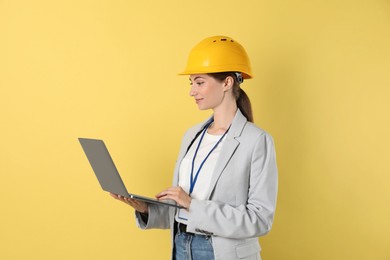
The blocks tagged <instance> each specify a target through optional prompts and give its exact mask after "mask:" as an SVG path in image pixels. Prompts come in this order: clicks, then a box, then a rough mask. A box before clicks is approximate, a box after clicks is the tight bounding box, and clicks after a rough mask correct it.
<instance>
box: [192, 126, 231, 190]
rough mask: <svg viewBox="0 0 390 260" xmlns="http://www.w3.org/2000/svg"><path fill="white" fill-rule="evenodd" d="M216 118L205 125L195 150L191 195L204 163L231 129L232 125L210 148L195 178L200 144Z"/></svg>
mask: <svg viewBox="0 0 390 260" xmlns="http://www.w3.org/2000/svg"><path fill="white" fill-rule="evenodd" d="M213 121H214V120H212V121H211V122H210V123H208V124H207V125H206V126H205V129H204V130H203V133H202V135H201V137H200V140H199V143H198V146H197V147H196V150H195V154H194V157H193V158H192V165H191V166H192V167H191V176H190V192H189V195H190V196H191V193H192V191H193V190H194V188H195V184H196V182H197V180H198V176H199V173H200V170H201V169H202V167H203V165H204V163H205V162H206V160H207V159H208V158H209V156H210V154H211V153H212V152H213V151H214V150H215V148H217V146H218V144H219V143H220V142H221V141H222V139H223V138H224V137H225V135H226V133H227V132H228V131H229V129H230V127H229V129H228V130H226V132H225V133H224V134H223V135H222V137H221V138H220V139H219V140H218V142H217V143H216V144H215V145H214V147H213V148H212V149H211V150H210V152H209V153H208V154H207V156H206V157H205V158H204V160H203V161H202V163H201V164H200V166H199V168H198V170H197V172H196V174H195V178H194V165H195V158H196V155H197V154H198V150H199V147H200V144H201V143H202V140H203V137H204V135H205V134H206V132H207V129H208V128H209V126H210V125H211V123H213Z"/></svg>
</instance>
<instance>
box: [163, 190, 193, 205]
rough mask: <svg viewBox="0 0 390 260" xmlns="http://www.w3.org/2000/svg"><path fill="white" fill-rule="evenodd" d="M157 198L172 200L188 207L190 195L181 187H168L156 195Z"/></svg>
mask: <svg viewBox="0 0 390 260" xmlns="http://www.w3.org/2000/svg"><path fill="white" fill-rule="evenodd" d="M156 198H157V199H159V200H174V201H176V203H178V204H179V205H181V206H183V207H185V208H189V207H190V204H191V197H190V196H189V195H188V194H187V193H186V192H185V191H184V190H183V189H182V188H181V187H170V188H168V189H166V190H164V191H162V192H160V193H159V194H157V195H156Z"/></svg>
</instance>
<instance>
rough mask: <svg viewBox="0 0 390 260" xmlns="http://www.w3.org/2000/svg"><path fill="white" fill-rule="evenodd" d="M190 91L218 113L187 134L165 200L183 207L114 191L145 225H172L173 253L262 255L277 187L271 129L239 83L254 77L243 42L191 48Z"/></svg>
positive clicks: (214, 41)
mask: <svg viewBox="0 0 390 260" xmlns="http://www.w3.org/2000/svg"><path fill="white" fill-rule="evenodd" d="M181 75H189V79H190V82H191V90H190V96H192V97H193V98H194V99H195V102H196V104H197V105H198V107H199V109H201V110H205V109H212V110H213V115H212V116H211V117H210V118H209V119H207V120H206V121H205V122H203V123H201V124H198V125H196V126H194V127H192V128H191V129H189V130H188V131H187V133H186V134H185V135H184V138H183V141H182V145H181V148H180V152H179V157H178V160H177V163H176V167H175V171H174V177H173V186H172V187H170V188H168V189H166V190H164V191H162V192H160V193H159V194H157V195H156V197H157V198H158V199H160V200H174V201H175V202H176V203H177V204H179V205H181V206H183V207H184V209H180V210H176V208H174V207H166V206H160V205H152V204H146V203H144V202H141V201H137V200H133V199H128V198H124V197H121V196H118V195H115V194H111V195H112V196H113V197H114V198H116V199H119V200H121V201H123V202H125V203H126V204H129V205H130V206H132V207H133V208H134V209H135V210H136V218H137V223H138V225H139V227H141V228H143V229H150V228H170V229H171V234H172V239H173V259H177V260H181V259H193V260H196V259H207V260H209V259H222V260H228V259H261V258H260V250H261V249H260V245H259V242H258V237H259V236H262V235H265V234H267V233H268V231H269V230H270V228H271V225H272V222H273V218H274V211H275V204H276V195H277V167H276V159H275V151H274V144H273V140H272V137H271V136H270V135H269V134H267V133H266V132H265V131H264V130H262V129H260V128H258V127H256V126H255V125H254V124H253V116H252V111H251V105H250V102H249V98H248V97H247V95H246V94H245V92H244V91H243V90H242V89H241V88H240V84H241V83H242V82H243V80H244V79H249V78H251V77H252V73H251V68H250V63H249V59H248V56H247V54H246V52H245V50H244V49H243V47H242V46H241V45H240V44H239V43H237V42H236V41H234V40H233V39H231V38H229V37H223V36H215V37H210V38H206V39H204V40H203V41H201V42H200V43H199V44H198V45H196V46H195V47H194V48H193V50H192V51H191V53H190V56H189V58H188V63H187V67H186V70H185V71H184V72H183V73H181Z"/></svg>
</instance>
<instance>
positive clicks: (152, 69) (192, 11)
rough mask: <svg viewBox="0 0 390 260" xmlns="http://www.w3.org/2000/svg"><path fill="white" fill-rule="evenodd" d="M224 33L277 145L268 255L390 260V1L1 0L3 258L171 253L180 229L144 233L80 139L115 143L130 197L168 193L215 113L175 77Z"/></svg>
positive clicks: (289, 259)
mask: <svg viewBox="0 0 390 260" xmlns="http://www.w3.org/2000/svg"><path fill="white" fill-rule="evenodd" d="M216 34H222V35H228V36H231V37H233V38H235V39H237V40H238V41H239V42H241V43H242V44H243V45H244V47H245V48H246V50H247V52H248V54H249V56H250V57H251V60H252V65H253V70H254V75H255V78H254V79H252V80H248V81H246V82H245V84H244V85H243V87H244V89H245V90H246V91H247V93H248V94H249V96H250V97H251V100H252V103H253V108H254V113H255V121H256V122H257V124H258V125H260V126H261V127H263V128H264V129H266V130H267V131H268V132H270V133H271V134H272V135H273V137H274V139H275V141H276V149H277V156H278V166H279V174H280V175H279V180H280V186H279V189H280V190H279V197H278V205H277V212H276V218H275V222H274V227H273V230H272V231H271V233H270V234H269V235H267V236H266V237H263V238H261V239H260V241H261V243H262V247H263V253H262V255H263V258H264V259H266V260H313V259H315V260H322V259H324V260H325V259H326V260H328V259H342V260H344V259H370V260H372V259H374V260H388V259H390V246H389V245H390V244H389V234H390V221H389V219H390V207H389V204H390V188H389V187H390V186H389V185H390V175H389V174H390V166H389V161H390V158H389V150H390V138H389V134H390V116H389V111H390V102H389V98H390V91H389V87H390V73H389V72H390V2H389V1H388V0H372V1H362V0H355V1H352V0H349V1H348V0H330V1H329V0H327V1H325V0H324V1H313V0H301V1H298V0H296V1H292V0H291V1H286V0H274V1H257V0H256V1H255V0H253V1H241V2H240V1H238V2H237V1H226V0H215V1H209V0H208V1H206V0H199V1H195V2H194V1H191V2H190V1H169V0H168V1H123V0H120V1H119V0H118V1H109V0H100V1H95V0H77V1H76V0H67V1H49V0H47V1H44V0H36V1H18V0H13V1H11V0H9V1H7V0H0V126H1V128H0V210H1V213H0V259H118V260H119V259H168V256H169V254H170V252H169V251H170V246H169V245H170V242H169V232H168V231H160V230H153V231H148V232H143V231H141V230H139V229H137V228H136V227H135V221H134V218H133V211H132V209H131V208H128V207H126V206H125V205H123V204H121V203H119V202H117V201H114V200H113V199H112V198H111V197H109V196H108V195H107V194H106V193H104V192H103V191H102V190H101V189H100V187H99V185H98V182H97V180H96V178H95V177H94V175H93V172H92V170H91V168H90V166H89V164H88V162H87V159H86V158H85V156H84V154H83V152H82V150H81V147H80V145H79V143H78V141H77V137H92V138H102V139H104V140H105V141H106V144H107V146H108V148H109V149H110V151H111V154H112V156H113V158H114V160H115V162H116V164H117V167H118V169H119V171H120V172H121V174H122V175H123V178H124V181H125V183H126V185H127V186H128V189H129V190H131V191H133V192H135V193H142V194H145V195H150V196H153V195H154V194H156V193H157V192H159V191H160V190H162V189H164V188H166V187H168V186H169V185H170V183H171V176H172V170H173V166H174V162H175V160H176V156H177V152H178V149H179V145H180V141H181V137H182V135H183V133H184V131H185V130H186V129H187V128H188V127H190V126H191V125H193V124H195V123H197V122H199V121H201V120H203V119H204V118H206V117H207V116H208V115H209V114H210V112H209V111H208V112H199V111H198V110H197V107H196V105H195V103H194V102H193V100H192V99H191V98H190V97H189V96H188V92H189V85H188V79H187V77H179V76H176V73H178V72H180V71H181V70H182V69H183V68H184V65H185V60H186V57H187V54H188V52H189V50H190V49H191V48H192V47H193V46H194V44H196V43H197V42H198V41H200V40H201V39H203V38H205V37H208V36H211V35H216ZM151 245H152V246H151Z"/></svg>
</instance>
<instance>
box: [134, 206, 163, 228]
mask: <svg viewBox="0 0 390 260" xmlns="http://www.w3.org/2000/svg"><path fill="white" fill-rule="evenodd" d="M148 210H149V213H148V214H147V216H145V215H142V214H141V213H140V212H138V211H136V212H135V219H136V223H137V226H138V227H139V228H141V229H152V228H157V229H167V228H169V214H168V213H169V207H168V206H161V205H155V204H149V205H148Z"/></svg>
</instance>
